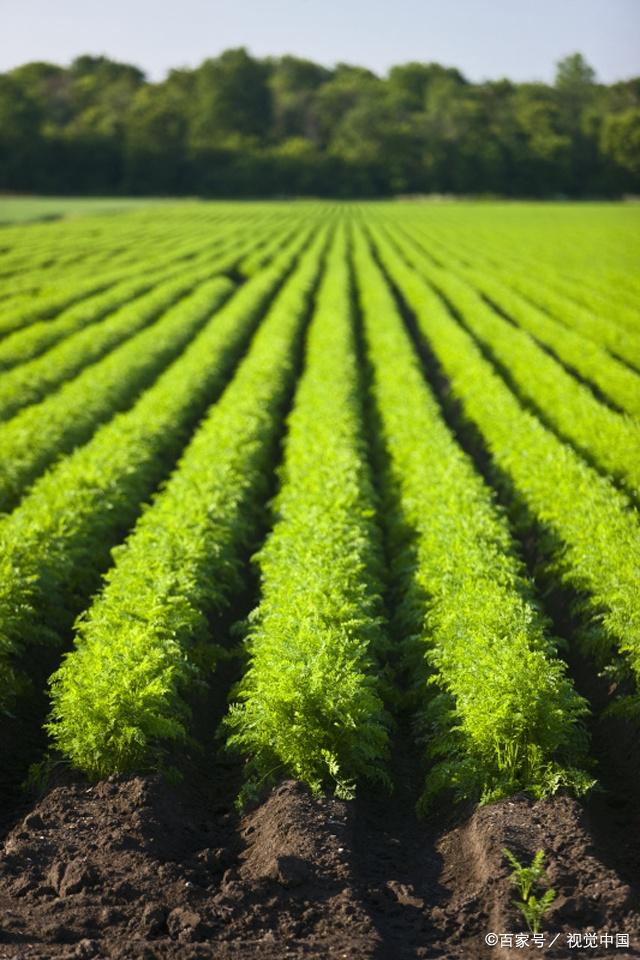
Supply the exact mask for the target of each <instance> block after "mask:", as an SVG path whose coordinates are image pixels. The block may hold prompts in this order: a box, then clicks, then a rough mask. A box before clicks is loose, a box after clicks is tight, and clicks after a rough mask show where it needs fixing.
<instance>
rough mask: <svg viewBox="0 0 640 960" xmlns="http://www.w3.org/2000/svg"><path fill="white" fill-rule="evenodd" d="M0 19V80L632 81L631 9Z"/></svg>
mask: <svg viewBox="0 0 640 960" xmlns="http://www.w3.org/2000/svg"><path fill="white" fill-rule="evenodd" d="M0 17H1V20H2V35H3V36H2V43H1V44H0V71H3V70H8V69H10V68H12V67H15V66H18V65H19V64H22V63H25V62H27V61H30V60H48V61H53V62H55V63H66V62H70V61H71V60H72V59H74V58H75V57H76V56H78V55H80V54H83V53H93V54H106V55H107V56H109V57H111V58H114V59H117V60H124V61H127V62H130V63H135V64H137V65H139V66H140V67H141V68H142V69H143V70H144V71H146V72H147V74H148V75H149V77H150V78H151V79H154V80H158V79H161V78H162V77H163V76H164V75H165V73H166V71H167V70H168V69H169V68H170V67H176V66H181V65H184V66H191V67H195V66H196V65H198V64H199V63H200V62H201V61H202V60H204V59H205V58H207V57H215V56H216V55H217V54H219V53H220V52H221V51H222V50H224V49H226V48H229V47H239V46H245V47H247V48H248V49H249V50H250V51H251V52H252V53H253V54H254V55H255V56H258V57H264V56H267V55H279V54H284V53H293V54H297V55H298V56H303V57H308V58H310V59H312V60H315V61H317V62H319V63H322V64H325V65H332V64H334V63H337V62H339V61H347V62H352V63H358V64H362V65H363V66H366V67H369V68H370V69H372V70H375V71H376V72H379V73H384V72H386V71H387V70H388V69H389V67H391V66H392V65H393V64H397V63H403V62H407V61H411V60H420V61H428V62H429V61H437V62H439V63H443V64H447V65H450V66H455V67H457V68H459V69H460V70H461V71H462V72H463V73H464V74H465V75H466V76H467V77H468V78H469V79H470V80H473V81H476V82H477V81H479V80H483V79H487V78H493V79H496V78H499V77H502V76H507V77H509V78H510V79H512V80H516V81H523V80H544V81H547V82H550V81H551V80H552V79H553V72H554V64H555V63H556V61H558V60H559V59H561V58H562V57H563V56H565V55H567V54H569V53H571V52H572V51H574V50H580V51H582V53H583V54H584V56H585V57H586V59H587V60H588V62H589V63H590V64H591V65H592V66H593V67H594V68H595V70H596V73H597V76H598V79H599V80H600V81H601V82H603V83H611V82H614V81H616V80H620V79H624V78H627V77H630V76H637V75H638V73H640V42H639V38H640V2H639V0H394V2H390V0H268V2H266V0H181V2H180V3H178V2H176V0H174V2H171V3H169V2H167V0H164V2H163V0H110V2H109V3H104V2H102V0H61V2H59V3H52V2H51V0H0Z"/></svg>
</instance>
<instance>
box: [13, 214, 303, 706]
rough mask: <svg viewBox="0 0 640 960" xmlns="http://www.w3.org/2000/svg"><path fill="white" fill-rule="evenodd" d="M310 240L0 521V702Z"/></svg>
mask: <svg viewBox="0 0 640 960" xmlns="http://www.w3.org/2000/svg"><path fill="white" fill-rule="evenodd" d="M307 237H308V232H304V231H303V232H301V233H300V235H299V236H298V237H297V238H296V240H295V241H294V242H293V243H292V244H290V245H289V246H288V247H285V248H284V249H283V250H282V251H281V253H280V255H279V256H278V257H277V258H276V259H275V260H274V261H273V264H272V265H271V266H270V267H269V268H268V269H266V270H264V271H263V272H262V273H261V274H260V275H259V276H258V277H256V278H255V279H253V280H250V281H249V282H248V283H247V284H245V286H244V287H242V289H241V290H240V291H239V292H238V294H237V295H236V296H235V297H233V298H232V299H231V300H230V301H229V302H228V303H227V304H226V305H225V306H224V307H223V308H222V309H221V310H220V311H219V312H218V313H217V314H216V315H215V316H214V317H213V318H212V320H211V322H210V323H208V324H207V326H206V327H205V328H204V329H203V330H202V332H201V333H200V334H199V335H198V336H196V337H195V338H194V339H193V340H192V341H191V344H190V345H189V347H188V348H187V349H186V350H185V352H184V353H183V354H182V356H180V357H179V358H178V359H177V360H176V361H175V362H174V363H173V364H172V365H171V366H170V367H169V368H168V369H167V370H166V371H165V372H164V373H163V374H162V376H161V377H160V378H159V379H158V380H157V381H156V383H155V384H154V385H153V386H152V387H151V388H150V389H149V390H147V391H145V393H144V394H143V395H142V397H141V398H140V399H139V400H138V402H137V403H136V404H135V406H133V407H132V408H131V409H130V410H129V411H127V412H125V413H121V414H119V415H118V416H116V417H114V419H113V420H111V421H110V422H109V423H108V424H106V425H104V426H103V427H101V428H100V429H99V430H98V431H97V432H96V433H95V434H94V436H93V438H92V439H91V441H90V442H89V443H88V444H86V445H85V446H84V447H80V448H78V449H77V450H75V451H74V452H73V453H72V454H70V455H69V456H68V457H66V458H64V459H63V460H61V461H60V463H59V464H58V465H56V466H55V467H54V468H53V469H52V470H51V471H49V472H48V473H46V474H45V475H44V476H43V477H41V478H40V480H38V481H37V482H36V483H35V484H34V486H33V488H32V489H31V491H30V493H29V494H28V496H26V497H25V498H24V499H23V500H22V502H21V503H20V505H19V506H18V508H17V509H16V510H14V512H13V513H12V514H10V515H9V516H7V517H5V518H4V519H3V520H0V708H2V707H6V706H7V705H8V704H9V703H10V702H11V701H12V699H13V698H14V696H15V692H14V689H13V685H12V681H11V676H12V673H11V671H12V670H13V668H12V666H11V664H12V661H13V659H14V657H15V656H16V655H17V654H18V653H19V652H20V651H21V650H23V649H24V648H25V646H30V645H31V644H35V643H38V642H44V641H47V640H48V641H50V642H54V643H58V644H59V643H60V632H61V631H66V630H68V629H69V628H70V626H71V624H72V622H73V619H74V618H75V616H76V615H77V613H79V612H80V611H81V610H82V609H83V607H84V605H85V604H86V601H87V599H88V597H89V595H90V594H91V592H92V591H93V590H95V588H96V586H97V580H98V577H99V574H100V572H101V571H102V570H103V569H104V568H105V567H106V566H107V565H108V558H109V549H110V547H111V546H112V545H114V544H115V543H117V542H118V539H119V538H120V537H122V535H123V534H124V533H125V532H126V531H127V529H128V528H129V527H130V525H131V524H132V523H133V522H134V521H135V519H136V517H137V515H138V513H139V512H140V509H141V503H142V502H143V501H144V500H145V499H146V498H147V497H148V496H149V495H150V494H151V493H152V492H153V490H154V489H155V487H156V486H157V484H158V483H159V482H160V480H161V479H162V478H163V477H164V476H166V474H167V473H168V472H169V470H170V468H171V466H172V465H173V463H174V462H175V458H176V457H177V456H178V455H179V453H180V449H181V447H182V446H183V444H184V441H185V438H186V436H187V435H188V432H189V430H190V429H192V428H193V426H194V425H195V423H196V422H197V420H198V418H199V416H200V415H201V414H202V413H203V412H204V410H205V409H206V407H207V406H208V404H210V403H211V402H212V401H213V400H214V399H215V398H216V396H218V395H219V393H220V391H221V390H222V388H223V387H224V384H225V381H226V379H227V378H228V376H229V373H230V371H231V369H232V368H233V366H234V364H235V363H236V362H237V360H238V358H239V356H240V354H241V352H242V350H243V349H244V347H245V346H246V343H247V342H248V340H249V338H250V336H251V334H252V333H253V331H254V329H255V327H256V325H257V322H258V320H259V318H260V316H261V314H262V312H263V311H264V309H265V307H266V305H267V304H268V302H269V300H270V299H271V298H272V296H273V294H274V293H275V291H276V290H277V288H278V287H279V285H280V284H281V282H282V280H283V278H284V276H286V274H287V273H288V272H289V270H290V269H291V266H292V264H293V262H294V260H295V258H296V256H297V254H298V253H299V251H300V249H301V248H302V247H303V246H304V244H305V241H306V239H307ZM5 671H6V672H5Z"/></svg>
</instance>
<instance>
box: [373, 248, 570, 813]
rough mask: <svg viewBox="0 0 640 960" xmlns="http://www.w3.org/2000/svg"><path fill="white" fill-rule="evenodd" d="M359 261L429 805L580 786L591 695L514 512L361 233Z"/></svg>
mask: <svg viewBox="0 0 640 960" xmlns="http://www.w3.org/2000/svg"><path fill="white" fill-rule="evenodd" d="M355 260H356V266H357V279H358V291H359V296H360V302H361V305H362V311H363V320H364V328H365V339H366V344H367V351H368V356H369V361H370V364H371V370H372V393H373V398H374V401H375V404H376V408H377V415H378V419H379V424H380V438H379V442H380V445H381V447H382V448H383V456H384V457H386V458H387V461H388V466H387V468H386V469H385V470H383V474H382V475H383V484H384V488H385V516H386V517H387V523H388V526H389V533H390V542H391V550H392V556H391V564H392V569H393V570H394V572H395V579H396V592H397V595H398V616H397V620H398V629H399V631H400V633H401V635H402V636H403V638H404V641H403V645H404V648H405V657H406V658H407V660H408V662H409V664H410V666H411V673H412V675H413V676H414V677H416V689H415V692H414V700H415V703H416V707H417V710H418V713H419V716H420V725H421V728H422V730H423V732H424V736H425V737H426V739H427V743H428V751H429V754H430V756H431V757H432V758H434V759H435V760H436V764H435V766H434V767H433V768H432V770H431V772H430V774H429V776H428V778H427V784H426V788H425V793H424V795H423V798H422V806H423V807H426V806H428V804H429V802H430V801H431V800H432V799H433V798H434V797H435V795H436V794H437V793H438V792H439V791H440V790H442V789H444V788H448V789H453V790H454V791H455V792H456V793H457V794H458V795H459V796H466V797H473V798H475V799H477V798H482V799H483V800H485V801H486V800H495V799H498V798H500V797H504V796H508V795H509V794H511V793H514V792H515V791H517V790H522V789H526V790H530V791H531V792H533V793H534V795H536V796H544V795H545V794H547V793H552V792H554V791H555V790H556V789H557V788H558V787H559V786H560V785H563V784H564V785H571V786H573V787H576V788H578V789H584V787H585V786H586V784H587V782H588V781H587V778H586V776H585V775H584V774H583V773H582V772H581V771H580V770H579V769H576V767H579V765H580V763H581V762H582V761H583V759H584V755H585V748H586V738H585V735H584V731H583V729H582V727H581V724H580V720H581V718H582V717H583V715H584V713H585V712H586V706H585V704H584V702H583V701H582V700H581V698H580V697H578V695H577V694H576V693H575V691H574V689H573V687H572V685H571V683H570V682H569V680H568V679H567V678H566V676H565V670H564V667H563V665H562V664H561V663H560V661H558V660H557V659H556V658H555V651H554V649H553V644H552V642H551V639H550V638H548V637H547V636H546V635H545V623H544V620H543V618H542V617H541V615H540V613H539V611H538V610H537V609H536V607H535V605H534V603H533V601H532V597H531V590H530V587H529V585H528V583H527V582H526V580H525V577H524V574H523V571H522V570H521V568H520V564H519V563H518V562H517V560H516V558H515V555H514V547H513V543H512V541H511V539H510V536H509V532H508V529H507V525H506V523H505V521H504V518H503V517H502V516H501V514H500V513H499V512H498V510H497V508H496V506H495V505H494V502H493V499H492V496H491V494H490V492H489V490H488V489H487V487H485V485H484V483H483V482H482V480H481V478H480V477H479V476H478V474H477V473H476V471H475V469H474V467H473V464H472V463H471V462H470V461H469V460H468V459H467V458H466V456H465V455H464V454H463V453H462V451H461V449H460V448H459V447H458V446H457V445H456V443H455V441H454V439H453V437H452V436H451V434H450V433H449V430H448V429H447V427H446V425H445V424H444V422H443V420H442V418H441V416H440V413H439V410H438V406H437V403H436V401H435V399H434V398H433V396H432V394H431V392H430V390H429V387H428V386H427V384H426V382H425V380H424V377H423V374H422V372H421V370H420V368H419V362H418V359H417V356H416V354H415V352H414V351H413V348H412V346H411V342H410V340H409V338H408V335H407V333H406V332H405V330H404V328H403V325H402V321H401V319H400V317H399V315H398V312H397V309H396V307H395V304H394V302H393V297H392V294H391V291H390V289H389V287H388V284H387V282H386V280H385V279H384V277H383V275H382V273H381V271H380V270H379V268H378V267H377V266H376V264H375V262H374V260H373V258H372V256H371V253H370V251H369V250H368V248H367V246H366V244H365V243H364V240H363V238H362V235H360V234H359V235H358V236H357V237H356V246H355ZM422 659H426V661H427V665H428V674H427V676H425V671H424V669H422V670H421V669H420V660H422ZM434 687H437V688H439V691H437V690H434Z"/></svg>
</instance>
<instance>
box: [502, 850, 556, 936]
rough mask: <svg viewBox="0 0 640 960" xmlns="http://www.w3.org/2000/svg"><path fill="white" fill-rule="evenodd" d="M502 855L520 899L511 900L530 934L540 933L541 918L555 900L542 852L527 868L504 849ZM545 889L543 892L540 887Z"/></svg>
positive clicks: (538, 851) (541, 851)
mask: <svg viewBox="0 0 640 960" xmlns="http://www.w3.org/2000/svg"><path fill="white" fill-rule="evenodd" d="M502 853H503V855H504V856H505V858H506V859H507V860H508V861H509V864H510V865H511V867H512V868H513V872H512V874H511V883H512V884H513V886H514V887H515V888H516V889H517V891H518V893H519V895H520V899H519V900H513V901H512V902H513V905H514V906H515V907H517V909H518V910H519V911H520V913H521V914H522V916H523V917H524V919H525V921H526V923H527V926H528V927H529V930H531V932H532V933H539V932H540V924H541V922H542V918H543V917H544V916H545V915H546V914H547V913H548V912H549V910H550V909H551V907H552V906H553V901H554V900H555V898H556V892H555V890H554V889H553V887H550V886H548V879H547V872H546V869H545V867H544V856H545V855H544V850H537V851H536V854H535V856H534V858H533V860H532V861H531V864H530V865H529V866H528V867H525V866H523V865H522V864H521V863H520V861H519V860H518V859H517V858H516V857H515V856H514V854H513V853H512V852H511V851H510V850H508V849H507V848H506V847H504V848H503V850H502ZM545 886H546V887H547V889H546V890H544V892H543V891H542V889H541V888H542V887H545Z"/></svg>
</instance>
